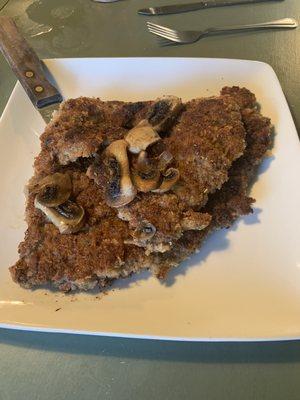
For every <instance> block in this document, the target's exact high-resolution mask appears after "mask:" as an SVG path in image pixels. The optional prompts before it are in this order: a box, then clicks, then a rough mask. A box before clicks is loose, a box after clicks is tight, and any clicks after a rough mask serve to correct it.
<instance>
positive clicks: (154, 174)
mask: <svg viewBox="0 0 300 400" xmlns="http://www.w3.org/2000/svg"><path fill="white" fill-rule="evenodd" d="M159 180H160V170H159V168H158V165H157V163H156V162H155V160H151V159H149V158H148V155H147V153H146V152H145V151H142V152H141V153H140V154H139V156H138V159H137V162H136V167H135V169H134V170H133V181H134V184H135V186H136V188H137V190H138V191H140V192H144V193H147V192H150V190H152V189H155V188H157V186H158V183H159Z"/></svg>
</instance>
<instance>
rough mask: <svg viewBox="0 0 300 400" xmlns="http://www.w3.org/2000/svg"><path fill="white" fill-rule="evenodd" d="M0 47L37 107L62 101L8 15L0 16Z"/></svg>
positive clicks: (40, 62) (41, 65)
mask: <svg viewBox="0 0 300 400" xmlns="http://www.w3.org/2000/svg"><path fill="white" fill-rule="evenodd" d="M0 49H1V51H2V53H3V55H4V57H5V58H6V60H7V62H8V63H9V65H10V67H11V68H12V70H13V71H14V73H15V75H16V76H17V78H18V79H19V81H20V82H21V84H22V86H23V88H24V89H25V91H26V93H27V94H28V96H29V98H30V100H31V101H32V103H33V104H34V106H35V107H37V108H42V107H45V106H48V105H50V104H53V103H59V102H61V101H62V96H61V94H60V93H59V92H58V90H57V89H56V88H55V87H54V86H53V85H52V84H51V83H50V82H49V80H48V79H47V77H46V75H45V72H44V69H43V63H42V61H41V60H40V59H39V58H38V56H37V55H36V53H35V51H34V50H33V49H32V47H30V46H29V44H28V43H27V41H26V40H25V38H24V37H23V36H22V34H21V33H20V31H19V30H18V28H17V26H16V25H15V23H14V21H13V20H12V18H10V17H6V16H1V17H0Z"/></svg>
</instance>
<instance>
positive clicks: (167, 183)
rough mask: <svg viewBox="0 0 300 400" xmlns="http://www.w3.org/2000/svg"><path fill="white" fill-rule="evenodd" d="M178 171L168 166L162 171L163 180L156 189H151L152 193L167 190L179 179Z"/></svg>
mask: <svg viewBox="0 0 300 400" xmlns="http://www.w3.org/2000/svg"><path fill="white" fill-rule="evenodd" d="M179 176H180V175H179V171H178V169H176V168H169V169H167V170H166V172H164V173H163V180H162V183H161V184H160V186H159V187H158V188H157V189H154V190H152V192H153V193H159V194H161V193H165V192H168V191H169V190H170V189H172V187H173V186H174V185H175V183H176V182H177V181H178V179H179Z"/></svg>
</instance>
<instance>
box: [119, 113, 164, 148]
mask: <svg viewBox="0 0 300 400" xmlns="http://www.w3.org/2000/svg"><path fill="white" fill-rule="evenodd" d="M160 139H161V138H160V136H159V134H158V133H157V132H156V131H155V130H154V129H153V127H152V126H151V125H150V124H149V122H148V121H147V120H142V121H141V122H140V123H139V124H138V125H136V126H135V127H134V128H132V129H131V130H130V131H129V132H128V133H127V135H126V136H125V140H126V142H127V143H128V150H129V151H130V152H131V153H133V154H138V153H140V152H141V151H142V150H146V149H147V147H149V146H150V145H151V144H154V143H156V142H158V141H159V140H160Z"/></svg>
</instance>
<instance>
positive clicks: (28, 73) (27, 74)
mask: <svg viewBox="0 0 300 400" xmlns="http://www.w3.org/2000/svg"><path fill="white" fill-rule="evenodd" d="M33 75H34V73H33V72H32V71H26V72H25V76H27V78H32V77H33Z"/></svg>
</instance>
